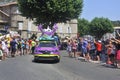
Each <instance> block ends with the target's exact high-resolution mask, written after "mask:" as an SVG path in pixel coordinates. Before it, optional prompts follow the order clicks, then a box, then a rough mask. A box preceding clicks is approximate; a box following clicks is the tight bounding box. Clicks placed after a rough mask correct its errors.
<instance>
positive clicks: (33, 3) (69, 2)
mask: <svg viewBox="0 0 120 80" xmlns="http://www.w3.org/2000/svg"><path fill="white" fill-rule="evenodd" d="M18 5H19V10H20V12H21V13H22V16H25V17H26V18H29V19H34V21H35V23H36V24H44V25H45V24H46V25H50V24H54V23H59V22H66V21H69V20H71V19H76V18H78V17H79V16H80V13H81V12H82V7H83V0H18Z"/></svg>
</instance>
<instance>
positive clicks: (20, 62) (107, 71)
mask: <svg viewBox="0 0 120 80" xmlns="http://www.w3.org/2000/svg"><path fill="white" fill-rule="evenodd" d="M32 60H33V56H32V55H25V56H17V57H15V58H8V59H7V60H5V61H1V62H0V80H120V69H116V68H112V67H108V66H105V65H103V64H95V63H90V62H83V61H80V60H75V59H74V58H69V57H68V55H67V53H66V52H65V51H61V61H60V62H59V63H51V62H39V63H34V62H32Z"/></svg>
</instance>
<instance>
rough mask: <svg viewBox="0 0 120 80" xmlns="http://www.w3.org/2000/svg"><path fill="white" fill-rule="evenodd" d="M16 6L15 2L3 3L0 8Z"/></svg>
mask: <svg viewBox="0 0 120 80" xmlns="http://www.w3.org/2000/svg"><path fill="white" fill-rule="evenodd" d="M14 4H17V2H16V1H15V2H9V3H5V4H1V5H0V7H5V6H10V5H14Z"/></svg>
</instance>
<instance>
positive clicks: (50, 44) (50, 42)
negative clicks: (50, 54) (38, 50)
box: [39, 41, 56, 47]
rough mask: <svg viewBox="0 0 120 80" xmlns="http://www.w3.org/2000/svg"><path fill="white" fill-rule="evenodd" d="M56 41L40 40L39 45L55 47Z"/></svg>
mask: <svg viewBox="0 0 120 80" xmlns="http://www.w3.org/2000/svg"><path fill="white" fill-rule="evenodd" d="M55 46H56V43H55V42H54V41H41V42H40V44H39V47H55Z"/></svg>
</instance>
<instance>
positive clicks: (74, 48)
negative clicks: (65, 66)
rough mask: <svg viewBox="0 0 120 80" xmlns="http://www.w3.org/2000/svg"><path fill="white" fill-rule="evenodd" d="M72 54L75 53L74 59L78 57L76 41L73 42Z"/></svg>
mask: <svg viewBox="0 0 120 80" xmlns="http://www.w3.org/2000/svg"><path fill="white" fill-rule="evenodd" d="M71 44H72V52H73V56H74V58H76V57H77V53H76V52H77V41H76V40H72V43H71Z"/></svg>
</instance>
